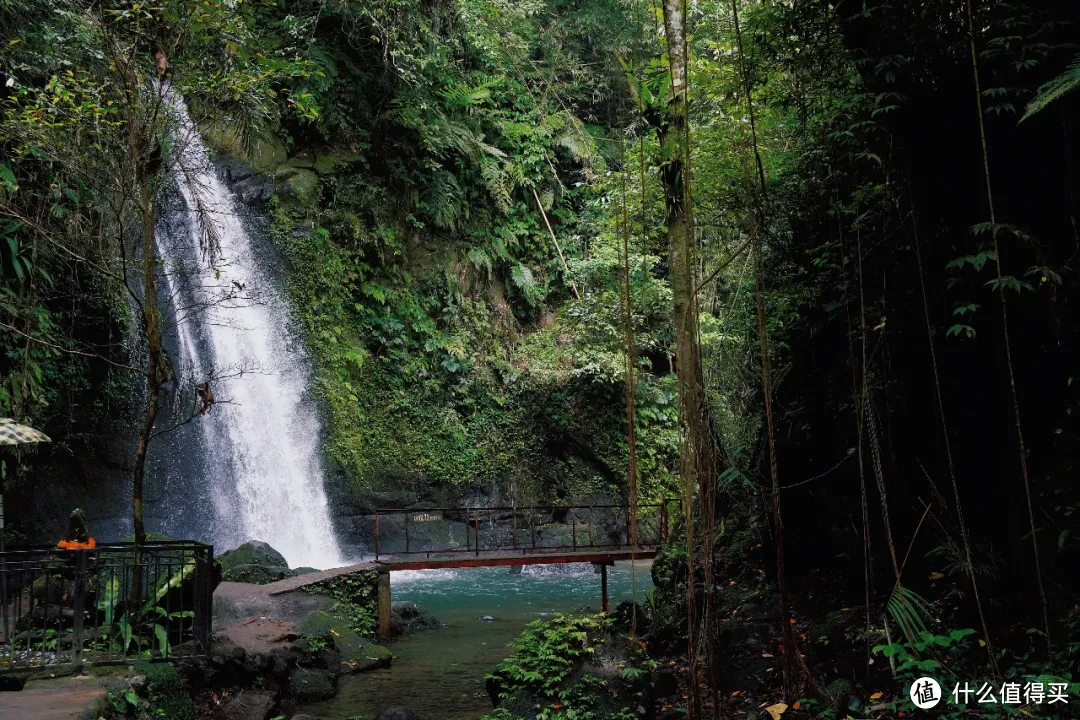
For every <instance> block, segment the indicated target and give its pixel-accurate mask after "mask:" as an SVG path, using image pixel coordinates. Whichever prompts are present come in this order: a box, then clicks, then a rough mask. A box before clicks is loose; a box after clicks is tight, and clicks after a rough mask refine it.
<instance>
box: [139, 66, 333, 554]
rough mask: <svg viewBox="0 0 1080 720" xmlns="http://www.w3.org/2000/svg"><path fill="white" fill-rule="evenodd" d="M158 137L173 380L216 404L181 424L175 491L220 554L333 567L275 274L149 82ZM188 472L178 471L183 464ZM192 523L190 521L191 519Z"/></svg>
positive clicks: (239, 211) (160, 240) (304, 383)
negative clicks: (261, 546) (193, 427)
mask: <svg viewBox="0 0 1080 720" xmlns="http://www.w3.org/2000/svg"><path fill="white" fill-rule="evenodd" d="M159 91H160V96H161V98H162V101H163V105H164V106H165V108H166V110H167V111H170V112H171V113H172V114H173V118H172V119H173V121H174V122H173V124H172V125H173V129H172V131H171V133H170V146H171V148H170V151H169V157H170V159H171V172H172V178H171V179H172V181H173V184H174V186H175V189H174V191H173V192H172V194H171V196H170V197H169V198H167V199H166V200H165V201H163V203H162V205H163V207H162V211H161V213H160V220H159V223H158V226H157V249H158V254H159V258H160V261H161V262H160V270H159V272H160V273H161V276H162V277H163V282H162V283H161V292H162V294H163V295H165V294H166V293H167V295H168V297H167V301H168V303H169V306H170V313H169V314H170V316H171V318H172V320H173V327H174V330H173V333H174V335H175V338H174V342H175V344H176V345H177V352H176V353H175V355H176V356H177V360H178V363H177V364H178V367H177V368H176V376H177V383H178V384H179V385H180V389H181V390H183V396H185V397H186V398H188V399H187V400H186V405H187V406H188V407H189V410H188V411H187V412H188V414H190V406H191V405H192V404H193V403H194V401H195V395H194V393H193V390H194V389H195V388H194V387H192V386H193V385H195V384H197V383H201V382H204V381H207V380H209V381H210V388H211V390H212V392H213V395H214V398H215V400H216V403H215V404H214V405H212V406H211V408H210V410H209V412H207V413H206V414H204V415H201V416H198V417H196V418H195V419H194V420H193V424H197V425H198V426H199V432H197V433H192V437H195V438H197V440H196V441H195V442H196V443H197V444H199V445H201V447H200V448H199V449H198V451H197V455H198V459H197V461H196V462H195V463H194V465H195V467H194V468H192V469H190V470H189V472H190V474H192V475H195V476H200V475H201V479H200V478H198V477H196V478H195V479H194V481H193V480H188V479H185V480H184V484H185V485H186V487H187V491H188V492H190V491H191V490H193V489H196V488H193V487H192V486H193V485H194V484H195V482H198V483H200V484H201V485H200V487H199V488H198V489H197V490H198V491H200V492H201V493H203V494H209V496H210V497H209V500H210V503H208V504H209V505H211V506H212V510H213V515H214V518H213V522H212V523H211V524H210V528H211V529H210V533H211V535H212V540H213V542H214V544H215V545H216V546H217V547H218V548H219V549H220V550H225V549H229V548H232V547H235V546H236V545H238V544H240V543H242V542H246V541H248V540H261V541H264V542H267V543H270V544H271V545H272V546H273V547H275V548H276V549H277V550H279V551H280V552H281V553H282V554H283V555H284V556H285V559H286V560H287V561H288V562H289V565H290V567H293V568H295V567H301V566H310V567H315V568H330V567H337V566H340V565H342V564H343V562H342V558H341V555H340V550H339V547H338V543H337V540H336V537H335V535H334V529H333V526H332V523H331V520H330V513H329V509H328V506H327V499H326V491H325V488H324V475H323V468H322V461H321V456H320V437H321V430H322V428H321V421H320V418H319V414H318V412H317V409H316V408H315V407H314V405H313V403H312V402H311V400H310V398H309V396H308V388H309V386H310V380H311V371H310V367H309V363H308V362H307V358H306V355H305V353H304V350H303V347H302V343H301V341H300V339H299V338H298V337H297V336H296V335H295V333H293V332H292V330H291V327H290V319H289V308H288V304H287V302H286V300H285V299H284V298H283V297H282V296H281V293H280V292H279V291H278V290H277V289H276V288H275V287H274V282H273V280H272V278H273V277H274V275H275V273H274V272H273V271H272V270H273V268H271V267H269V265H270V264H269V263H265V262H264V258H263V257H261V255H265V253H266V249H265V247H264V248H259V247H257V246H256V244H255V243H254V242H253V241H252V234H251V232H249V226H250V224H249V223H245V221H244V217H243V216H244V214H245V212H244V208H243V206H242V205H241V204H240V203H238V202H237V201H236V199H235V198H234V197H233V195H232V192H231V191H230V189H229V188H228V186H227V185H226V184H225V182H223V180H222V179H221V178H219V176H218V169H217V167H216V166H215V165H214V163H213V160H212V158H211V155H210V152H209V151H208V149H207V147H206V145H205V143H204V142H203V140H202V138H201V137H200V134H199V132H198V129H197V128H196V127H195V123H194V122H193V121H192V119H191V117H190V115H189V114H188V112H187V107H186V105H185V103H184V101H183V98H182V97H180V94H179V93H178V92H176V91H174V90H172V89H171V88H170V87H169V86H168V85H162V86H159ZM189 467H190V466H189ZM193 525H194V523H193Z"/></svg>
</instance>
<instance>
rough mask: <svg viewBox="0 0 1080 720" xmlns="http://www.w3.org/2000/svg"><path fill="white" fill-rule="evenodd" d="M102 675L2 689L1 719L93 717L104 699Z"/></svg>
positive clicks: (62, 719) (63, 719)
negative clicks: (30, 686)
mask: <svg viewBox="0 0 1080 720" xmlns="http://www.w3.org/2000/svg"><path fill="white" fill-rule="evenodd" d="M106 693H107V691H106V689H105V687H104V686H103V683H102V681H101V678H80V677H74V678H66V679H65V681H64V682H63V683H62V684H60V685H54V686H51V687H37V688H30V689H26V690H19V691H18V692H0V720H75V719H78V720H93V718H96V717H97V716H98V713H99V712H100V711H101V709H102V705H101V704H102V703H103V702H105V696H106Z"/></svg>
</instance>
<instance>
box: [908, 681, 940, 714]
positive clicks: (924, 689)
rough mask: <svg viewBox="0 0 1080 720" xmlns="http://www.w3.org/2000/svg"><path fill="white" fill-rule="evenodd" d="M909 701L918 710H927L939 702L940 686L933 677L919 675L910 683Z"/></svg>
mask: <svg viewBox="0 0 1080 720" xmlns="http://www.w3.org/2000/svg"><path fill="white" fill-rule="evenodd" d="M908 695H909V696H910V697H911V702H913V703H915V707H917V708H919V709H920V710H929V709H930V708H932V707H934V706H935V705H937V704H938V703H939V702H941V686H940V685H938V683H937V680H935V679H934V678H928V677H921V678H919V679H918V680H916V681H915V682H913V683H912V684H911V690H910V691H909V692H908Z"/></svg>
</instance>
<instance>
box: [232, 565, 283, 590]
mask: <svg viewBox="0 0 1080 720" xmlns="http://www.w3.org/2000/svg"><path fill="white" fill-rule="evenodd" d="M287 577H292V573H291V572H290V571H289V568H287V567H285V566H283V565H254V564H252V565H237V566H235V567H231V568H229V569H228V570H226V571H225V572H224V573H223V574H222V576H221V579H222V580H224V581H225V582H239V583H251V584H252V585H266V584H268V583H272V582H277V581H278V580H284V579H285V578H287Z"/></svg>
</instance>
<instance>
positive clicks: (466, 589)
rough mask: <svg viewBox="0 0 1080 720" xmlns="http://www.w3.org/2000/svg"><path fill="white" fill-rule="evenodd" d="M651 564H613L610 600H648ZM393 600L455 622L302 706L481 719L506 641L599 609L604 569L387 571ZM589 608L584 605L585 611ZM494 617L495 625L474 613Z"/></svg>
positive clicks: (423, 718)
mask: <svg viewBox="0 0 1080 720" xmlns="http://www.w3.org/2000/svg"><path fill="white" fill-rule="evenodd" d="M650 565H651V563H650V562H638V563H637V564H636V568H635V572H634V573H633V575H634V577H633V578H632V576H631V566H630V563H628V562H627V563H618V564H617V565H615V566H614V567H612V568H608V597H609V599H610V602H611V607H612V608H614V607H615V605H616V604H617V603H619V602H620V601H622V600H625V599H628V598H629V597H630V596H631V592H632V585H636V597H637V599H638V602H642V601H643V599H644V597H645V593H646V591H647V589H648V588H650V587H652V581H651V579H650V577H649V568H650ZM390 584H391V592H392V594H393V599H394V600H395V601H396V600H411V601H413V602H415V603H417V604H419V605H422V606H423V607H425V608H427V609H429V610H430V611H431V612H433V613H434V614H435V615H436V617H438V618H439V619H440V620H442V621H443V622H444V623H446V624H447V625H448V626H449V627H447V628H445V629H443V630H429V631H425V632H420V633H416V634H415V635H412V636H410V637H407V638H405V639H403V640H400V641H398V642H396V643H394V644H393V645H391V649H392V650H393V651H394V656H395V660H394V664H393V666H392V667H391V668H389V669H386V670H376V671H374V672H369V673H364V674H362V675H355V676H348V677H342V679H341V685H340V690H339V692H338V696H337V697H336V698H335V699H334V700H331V701H329V702H325V703H316V704H311V705H306V706H304V707H302V708H301V709H300V711H301V712H307V713H311V714H313V715H315V716H316V717H319V718H321V719H322V720H348V719H349V718H352V717H354V716H357V715H359V716H361V717H364V718H365V720H366V718H367V717H370V716H374V715H375V714H376V713H378V712H379V711H381V710H382V709H383V708H384V707H387V706H389V705H400V706H402V707H407V708H409V709H410V710H412V711H413V712H415V713H416V714H417V715H419V717H420V720H476V719H477V718H479V717H481V716H482V715H484V713H486V712H488V711H490V710H491V701H490V700H489V699H488V695H487V691H486V690H485V689H484V680H483V678H484V675H485V674H487V673H489V672H491V671H492V670H494V669H495V666H496V665H498V664H499V661H500V660H502V659H503V658H504V657H506V656H507V655H509V654H510V652H511V650H510V649H509V648H508V647H507V643H509V642H510V641H511V640H513V639H514V638H515V637H517V636H518V634H519V633H521V631H522V629H524V627H525V625H526V624H527V623H529V622H531V621H533V620H536V619H539V618H543V617H545V616H548V615H551V614H553V613H556V612H563V613H574V612H582V609H583V608H585V607H586V606H588V607H589V608H590V609H591V610H592V611H599V610H600V576H599V575H598V574H596V573H595V572H594V570H593V566H592V565H589V564H574V565H534V566H531V567H525V568H523V570H522V573H521V574H519V575H512V574H510V573H509V571H508V569H507V568H505V567H502V568H467V569H460V570H417V571H401V572H395V573H393V574H392V575H391V580H390ZM586 612H588V610H586ZM482 615H490V616H492V617H493V618H494V620H492V621H491V622H481V621H480V620H478V619H477V618H479V617H480V616H482Z"/></svg>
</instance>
